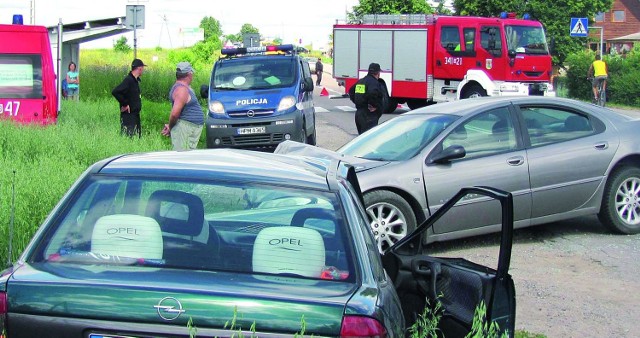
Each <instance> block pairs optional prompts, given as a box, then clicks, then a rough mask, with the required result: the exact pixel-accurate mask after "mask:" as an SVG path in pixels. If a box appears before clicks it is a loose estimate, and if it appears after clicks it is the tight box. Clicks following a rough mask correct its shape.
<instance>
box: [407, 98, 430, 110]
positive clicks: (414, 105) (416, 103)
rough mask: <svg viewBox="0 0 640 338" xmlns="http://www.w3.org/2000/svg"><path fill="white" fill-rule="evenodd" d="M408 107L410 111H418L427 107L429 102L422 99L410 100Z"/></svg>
mask: <svg viewBox="0 0 640 338" xmlns="http://www.w3.org/2000/svg"><path fill="white" fill-rule="evenodd" d="M407 106H409V109H411V110H413V109H418V108H422V107H425V106H427V100H422V99H409V100H407Z"/></svg>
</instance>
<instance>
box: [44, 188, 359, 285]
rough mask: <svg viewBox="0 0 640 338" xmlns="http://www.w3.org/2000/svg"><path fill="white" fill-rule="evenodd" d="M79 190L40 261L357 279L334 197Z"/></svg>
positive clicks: (276, 191)
mask: <svg viewBox="0 0 640 338" xmlns="http://www.w3.org/2000/svg"><path fill="white" fill-rule="evenodd" d="M81 190H82V191H81V193H80V194H78V195H77V196H76V197H75V198H74V199H73V201H72V203H71V207H70V208H68V209H67V210H68V211H67V212H66V214H65V215H62V216H61V217H60V220H59V222H57V224H54V226H53V230H52V231H51V233H49V234H48V236H50V240H48V241H44V243H49V244H48V245H47V246H46V247H44V248H42V250H41V251H39V252H40V253H39V254H36V256H35V257H33V258H32V260H33V261H34V262H48V263H56V264H80V265H85V266H92V267H95V266H101V268H103V269H104V268H108V267H109V266H122V265H133V266H153V267H158V266H161V267H167V268H180V269H206V270H214V271H232V272H238V273H257V274H260V275H265V276H269V275H283V274H284V275H286V276H289V277H304V278H307V279H330V280H352V278H353V266H352V263H351V260H350V259H349V257H351V256H350V255H349V252H350V247H351V246H350V244H349V241H348V240H346V238H348V237H347V231H346V230H345V228H346V220H345V219H344V215H343V212H342V208H341V207H340V203H339V200H338V198H337V196H336V195H335V194H333V193H329V192H322V191H314V190H300V189H292V188H285V187H278V186H262V185H250V184H244V183H242V184H240V183H238V184H231V183H225V184H205V183H200V182H183V181H162V180H152V179H149V180H140V179H125V178H123V179H96V180H93V181H92V182H91V183H90V184H87V185H85V186H83V187H82V189H81Z"/></svg>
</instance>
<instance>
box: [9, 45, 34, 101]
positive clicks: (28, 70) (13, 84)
mask: <svg viewBox="0 0 640 338" xmlns="http://www.w3.org/2000/svg"><path fill="white" fill-rule="evenodd" d="M0 98H6V99H21V98H24V99H36V98H40V99H41V98H42V62H41V58H40V54H11V55H6V54H0Z"/></svg>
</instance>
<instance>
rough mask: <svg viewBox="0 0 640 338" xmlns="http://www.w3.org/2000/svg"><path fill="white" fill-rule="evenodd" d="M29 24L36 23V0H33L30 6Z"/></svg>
mask: <svg viewBox="0 0 640 338" xmlns="http://www.w3.org/2000/svg"><path fill="white" fill-rule="evenodd" d="M29 14H30V15H29V24H30V25H35V24H36V0H31V2H30V7H29Z"/></svg>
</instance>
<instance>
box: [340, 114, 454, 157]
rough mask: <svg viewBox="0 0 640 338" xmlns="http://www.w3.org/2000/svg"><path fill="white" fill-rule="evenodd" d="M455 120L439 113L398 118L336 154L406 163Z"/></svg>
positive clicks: (452, 116) (361, 136)
mask: <svg viewBox="0 0 640 338" xmlns="http://www.w3.org/2000/svg"><path fill="white" fill-rule="evenodd" d="M458 118H459V117H458V116H456V115H442V114H408V115H402V116H398V117H396V118H394V119H391V120H389V121H387V122H385V123H383V124H381V125H379V126H378V127H376V128H374V129H371V130H369V131H368V132H366V133H364V134H362V135H360V136H358V137H356V138H355V139H353V140H352V141H351V142H349V143H347V144H345V145H344V146H342V148H340V149H339V150H338V152H339V153H342V154H346V155H352V156H356V157H360V158H364V159H369V160H378V161H404V160H408V159H410V158H412V157H414V156H416V155H417V154H418V153H419V152H420V150H422V148H424V147H425V146H426V145H427V144H428V143H429V142H431V141H432V140H433V139H434V138H435V137H436V136H438V135H439V134H440V133H441V132H442V131H443V130H444V129H445V128H447V127H448V126H449V125H450V124H451V123H452V122H453V121H455V120H457V119H458Z"/></svg>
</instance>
